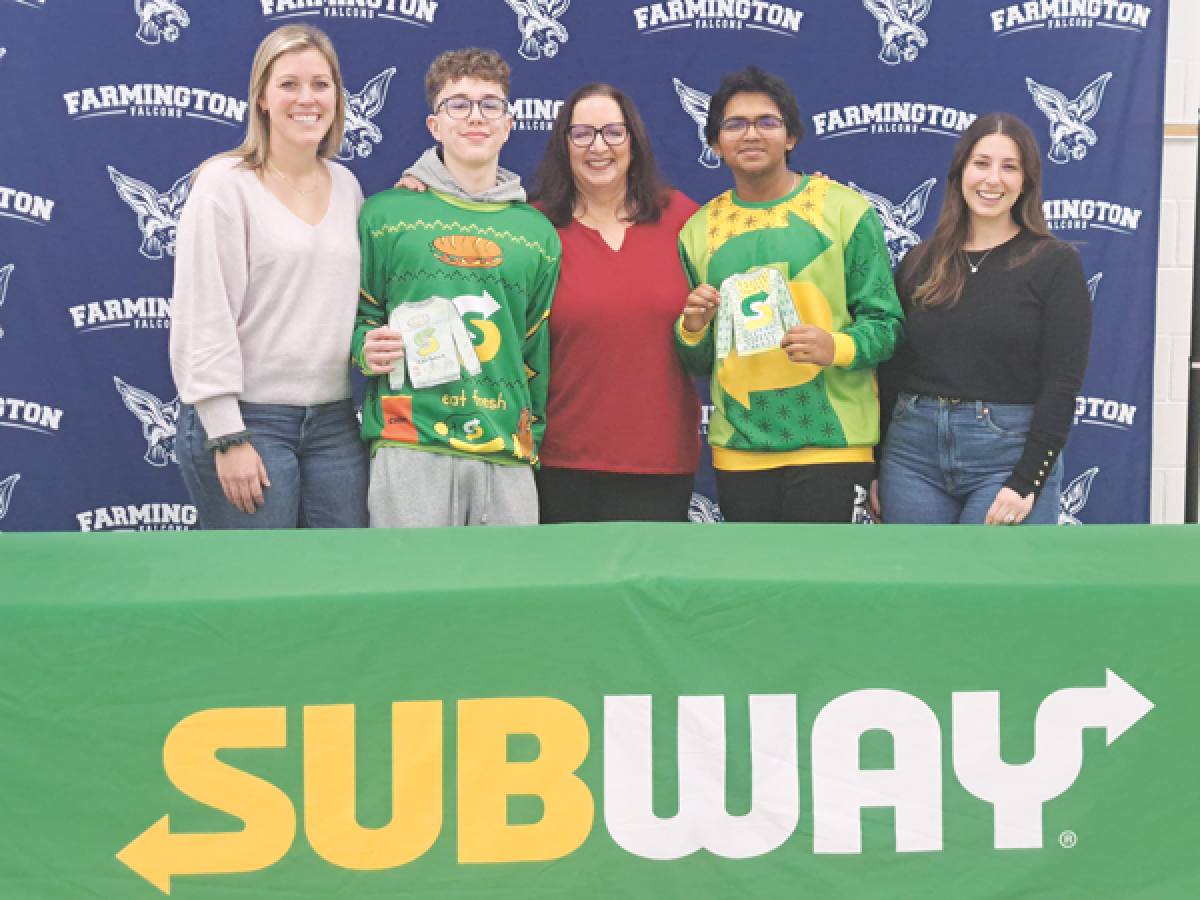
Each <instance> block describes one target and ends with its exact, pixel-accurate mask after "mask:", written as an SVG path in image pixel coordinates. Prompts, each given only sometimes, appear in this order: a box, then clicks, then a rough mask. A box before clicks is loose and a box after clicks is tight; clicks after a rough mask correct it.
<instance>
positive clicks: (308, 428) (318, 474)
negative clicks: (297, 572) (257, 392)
mask: <svg viewBox="0 0 1200 900" xmlns="http://www.w3.org/2000/svg"><path fill="white" fill-rule="evenodd" d="M239 406H240V407H241V410H242V419H243V421H245V423H246V427H247V428H249V429H250V430H251V431H253V432H254V437H253V438H252V439H251V440H250V444H251V445H252V446H253V447H254V449H255V450H256V451H258V455H259V456H260V457H261V458H262V461H263V465H264V466H265V467H266V469H267V477H268V478H269V479H270V481H271V486H270V487H267V488H263V497H264V500H265V502H264V503H263V505H262V506H260V507H259V508H258V511H257V512H255V513H254V514H253V515H248V514H247V513H244V512H242V511H241V510H240V509H238V508H237V507H236V506H234V505H233V504H232V503H230V502H229V500H228V499H226V497H225V492H224V491H223V490H222V489H221V482H220V480H219V479H218V478H217V466H216V463H215V462H214V460H213V452H212V451H211V450H205V449H204V442H205V441H206V440H207V439H208V436H207V435H206V434H205V432H204V426H203V425H202V424H201V423H200V417H199V416H198V415H196V410H195V408H194V407H192V406H190V405H186V404H185V405H184V406H183V408H182V409H181V410H180V412H179V426H178V437H177V440H176V454H177V456H178V458H179V468H180V469H181V470H182V472H183V481H184V483H185V484H186V485H187V489H188V494H190V495H191V498H192V503H194V504H195V506H196V512H197V516H198V519H199V525H200V527H201V528H209V529H224V528H297V527H300V528H366V527H367V448H366V445H365V444H363V442H362V440H361V439H360V438H359V435H358V419H357V418H356V417H355V415H354V403H353V401H351V400H338V401H336V402H334V403H323V404H321V405H319V406H281V405H275V404H271V403H239Z"/></svg>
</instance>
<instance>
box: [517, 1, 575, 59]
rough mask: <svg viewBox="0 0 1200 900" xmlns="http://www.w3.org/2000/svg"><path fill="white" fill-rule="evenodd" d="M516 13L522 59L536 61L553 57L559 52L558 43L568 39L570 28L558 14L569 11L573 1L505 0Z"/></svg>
mask: <svg viewBox="0 0 1200 900" xmlns="http://www.w3.org/2000/svg"><path fill="white" fill-rule="evenodd" d="M505 2H506V3H507V4H508V5H509V6H511V7H512V10H513V12H515V13H516V14H517V30H518V31H520V32H521V49H520V50H518V51H517V52H518V53H520V54H521V58H522V59H527V60H529V61H530V62H536V61H537V60H539V59H541V58H542V55H543V54H544V55H545V56H546V58H547V59H550V58H552V57H554V56H556V55H557V54H558V45H559V44H565V43H566V42H567V29H565V28H564V27H563V25H562V23H561V22H559V21H558V17H559V16H561V15H562V14H563V13H565V12H566V11H567V7H568V6H570V5H571V0H505Z"/></svg>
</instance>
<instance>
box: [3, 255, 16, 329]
mask: <svg viewBox="0 0 1200 900" xmlns="http://www.w3.org/2000/svg"><path fill="white" fill-rule="evenodd" d="M15 268H16V264H15V263H9V264H8V265H7V266H5V267H4V268H2V269H0V306H3V305H4V298H5V297H6V296H8V280H9V279H10V278H12V273H13V269H15ZM2 337H4V329H3V328H0V338H2Z"/></svg>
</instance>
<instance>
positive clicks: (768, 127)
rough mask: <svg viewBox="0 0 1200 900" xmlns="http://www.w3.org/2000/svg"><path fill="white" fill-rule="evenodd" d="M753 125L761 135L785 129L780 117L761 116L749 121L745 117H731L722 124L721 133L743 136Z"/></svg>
mask: <svg viewBox="0 0 1200 900" xmlns="http://www.w3.org/2000/svg"><path fill="white" fill-rule="evenodd" d="M751 125H753V126H754V127H755V129H757V131H758V133H759V134H762V133H763V132H767V133H770V132H772V131H778V130H779V129H780V128H782V127H783V119H782V118H780V117H779V116H759V117H758V118H757V119H747V118H745V117H743V116H730V117H729V118H728V119H726V120H725V121H724V122H722V123H721V131H722V133H724V134H742V133H743V132H745V131H746V129H747V128H749V127H750V126H751Z"/></svg>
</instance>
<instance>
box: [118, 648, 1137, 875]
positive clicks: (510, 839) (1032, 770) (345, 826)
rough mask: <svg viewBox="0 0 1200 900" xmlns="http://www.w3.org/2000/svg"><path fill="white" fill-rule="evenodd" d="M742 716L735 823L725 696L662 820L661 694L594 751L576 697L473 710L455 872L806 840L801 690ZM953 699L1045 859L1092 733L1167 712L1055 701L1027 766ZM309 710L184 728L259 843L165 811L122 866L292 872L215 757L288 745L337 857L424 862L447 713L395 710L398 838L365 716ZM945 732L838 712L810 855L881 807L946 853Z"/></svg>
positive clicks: (357, 863) (203, 795) (314, 829)
mask: <svg viewBox="0 0 1200 900" xmlns="http://www.w3.org/2000/svg"><path fill="white" fill-rule="evenodd" d="M731 699H732V698H731ZM736 702H739V703H740V702H742V700H741V699H740V698H738V700H737V701H736ZM745 702H747V703H748V706H749V721H750V734H749V744H750V766H751V781H752V789H751V793H752V797H753V800H752V804H751V809H750V811H749V812H748V813H747V814H745V815H740V816H732V815H730V814H729V813H728V812H727V811H726V794H727V791H726V771H725V770H726V756H727V750H728V747H727V738H726V726H725V707H726V698H725V697H724V696H696V697H687V696H684V697H679V698H678V704H679V712H678V732H677V749H678V783H677V786H676V787H677V796H678V812H677V813H676V814H675V815H673V816H670V817H665V818H664V817H660V816H658V815H657V814H656V813H655V811H654V805H655V804H654V795H655V788H654V782H655V771H654V769H655V766H654V756H655V754H654V747H653V738H652V734H653V719H654V710H653V706H652V700H651V697H650V696H642V695H620V696H605V697H604V704H603V709H604V714H603V723H602V724H601V727H600V729H599V730H600V731H601V732H602V737H601V738H599V739H597V740H595V741H593V737H592V732H593V730H594V726H590V725H589V723H588V721H587V720H586V719H585V718H584V716H583V714H582V713H580V711H579V710H578V709H577V708H575V707H574V706H572V705H571V704H569V703H567V702H565V701H563V700H560V699H555V698H550V697H511V698H491V699H461V700H459V701H458V702H457V708H456V721H457V731H456V734H455V736H454V740H455V742H456V748H455V749H456V753H457V766H456V769H457V779H458V784H457V792H456V793H457V798H458V815H457V831H458V862H459V863H460V864H495V863H512V862H522V861H548V860H555V859H561V858H563V857H566V856H568V855H570V854H571V853H573V852H574V851H576V850H577V849H579V847H580V846H581V845H582V844H583V842H584V840H585V839H586V838H587V837H588V835H589V834H590V833H591V831H592V828H593V823H594V818H595V815H596V806H597V805H598V804H599V805H601V806H602V812H603V817H604V822H605V827H606V829H607V831H608V833H609V836H610V837H611V838H612V840H613V841H614V842H615V843H616V844H617V845H618V846H620V847H621V848H622V849H624V850H625V851H627V852H628V853H630V854H633V855H634V856H638V857H642V858H644V859H650V860H677V859H681V858H683V857H686V856H689V855H691V854H693V853H695V852H697V851H699V850H707V851H708V852H709V853H712V854H714V855H716V856H721V857H725V858H727V859H749V858H752V857H758V856H762V855H765V854H768V853H771V852H772V851H774V850H776V849H778V848H779V847H780V846H782V845H783V844H784V843H785V842H786V841H787V840H789V839H790V838H791V837H792V836H793V833H794V832H795V830H796V827H797V825H798V823H799V820H800V793H801V792H800V773H801V769H800V765H799V743H798V740H799V737H798V734H799V729H798V726H799V722H798V717H797V704H796V695H795V694H762V695H750V696H749V697H748V698H746V701H745ZM951 703H952V707H951V708H952V723H951V726H950V730H951V735H950V737H951V739H950V747H951V751H952V759H951V761H950V762H951V765H952V768H953V771H954V773H955V776H956V778H957V780H958V782H959V783H960V784H961V785H962V787H963V788H965V789H966V790H967V792H969V793H970V794H972V795H973V796H974V797H976V798H978V799H979V800H982V801H984V802H986V803H988V804H990V805H991V806H992V819H993V831H992V833H993V839H992V844H993V846H994V847H995V848H996V849H1037V848H1040V847H1042V846H1043V842H1044V841H1043V833H1042V807H1043V804H1045V803H1046V802H1047V801H1048V800H1051V799H1053V798H1054V797H1057V796H1059V795H1061V794H1063V793H1064V792H1065V791H1067V790H1068V789H1069V788H1070V787H1071V786H1072V785H1073V784H1074V783H1075V780H1076V778H1077V777H1078V776H1079V773H1080V771H1081V770H1082V767H1083V732H1084V730H1085V729H1088V728H1103V729H1105V731H1106V738H1107V743H1108V744H1112V742H1113V741H1115V740H1116V739H1117V738H1118V737H1120V736H1121V735H1122V734H1123V733H1124V732H1126V731H1127V730H1129V729H1130V728H1131V727H1132V726H1133V725H1135V724H1136V723H1137V722H1138V721H1139V720H1140V719H1141V718H1142V717H1143V716H1145V715H1146V714H1147V713H1148V712H1149V711H1150V710H1151V709H1153V708H1154V704H1153V703H1152V702H1150V701H1149V700H1147V699H1146V698H1145V697H1143V696H1142V695H1141V694H1140V693H1139V692H1138V691H1137V690H1135V689H1134V688H1133V687H1131V686H1130V685H1129V684H1128V683H1126V682H1125V681H1124V680H1123V679H1121V678H1120V677H1119V676H1118V675H1116V673H1114V672H1112V671H1111V670H1108V671H1107V672H1106V677H1105V684H1104V686H1103V687H1071V688H1065V689H1062V690H1058V691H1055V692H1053V693H1052V694H1050V695H1049V696H1048V697H1046V698H1045V699H1044V700H1043V701H1042V703H1041V705H1040V706H1039V708H1038V711H1037V714H1036V717H1035V721H1034V723H1033V727H1034V730H1035V733H1036V741H1035V751H1034V754H1033V758H1032V759H1031V760H1030V761H1029V762H1027V763H1025V764H1022V765H1011V764H1009V763H1006V762H1004V761H1003V759H1002V758H1001V754H1000V735H1001V721H1000V694H999V692H998V691H963V692H953V694H952V697H951ZM293 714H294V713H293ZM300 715H301V717H302V720H303V739H302V742H301V743H302V746H301V747H295V746H294V745H293V746H292V747H291V748H288V717H289V711H288V710H287V709H286V708H284V707H251V708H231V709H209V710H204V711H200V712H197V713H194V714H192V715H189V716H187V717H186V718H184V719H183V720H182V721H180V722H179V723H178V724H177V725H175V726H174V728H172V730H171V732H170V733H169V734H168V735H167V737H166V741H165V743H164V745H163V764H164V768H165V770H166V774H167V777H168V779H169V780H170V781H171V782H172V784H173V785H174V786H175V787H176V788H177V789H178V790H180V791H181V792H182V793H184V794H185V795H187V796H189V797H191V798H192V799H195V800H198V801H200V802H202V803H205V804H206V805H208V806H211V807H213V808H215V809H218V810H221V811H223V812H226V813H229V814H230V815H233V816H235V817H237V818H239V819H241V820H243V821H244V822H245V828H244V830H241V831H231V832H226V833H216V834H193V833H181V832H177V831H172V830H171V823H170V817H169V816H164V817H163V818H161V819H160V820H159V821H158V822H157V823H155V824H154V825H153V826H151V827H150V828H149V829H147V830H146V831H145V832H143V833H142V834H141V835H139V836H138V837H136V838H135V839H134V840H133V841H132V842H131V843H129V844H128V845H127V846H125V847H124V849H122V850H121V851H120V852H119V853H118V854H117V858H118V859H120V860H121V861H122V862H123V863H125V865H127V866H129V868H131V869H133V870H134V871H135V872H137V873H138V874H139V875H141V876H142V877H144V878H146V879H147V880H148V881H150V882H151V883H153V884H155V885H156V886H157V887H159V888H160V889H161V890H163V891H164V892H166V893H169V892H170V889H171V878H172V877H173V876H180V875H198V874H221V873H224V874H232V873H236V872H251V871H257V870H260V869H265V868H267V867H269V866H272V865H274V864H276V863H278V862H279V861H280V860H281V859H283V857H284V856H285V854H287V852H288V850H289V849H290V848H291V846H292V844H293V842H294V841H295V837H296V827H297V819H298V815H297V813H298V810H297V808H296V806H295V805H294V804H293V800H292V798H291V797H289V796H288V795H287V794H285V793H284V792H283V791H282V790H280V789H279V788H278V787H276V786H275V785H273V784H270V783H269V782H267V781H265V780H262V779H260V778H258V777H255V776H253V775H250V774H248V773H246V772H244V771H241V770H239V769H236V768H233V767H231V766H229V765H227V764H226V763H224V762H222V761H220V760H218V758H217V754H218V752H220V751H222V750H227V749H235V748H239V749H247V748H261V749H275V750H283V749H290V752H294V753H297V754H299V755H300V756H302V760H303V762H302V765H303V771H304V792H303V808H302V812H303V818H304V823H305V832H306V836H307V838H308V842H309V843H310V845H311V846H312V849H313V850H314V851H315V852H316V854H317V855H318V856H319V857H321V858H322V859H324V860H326V861H327V862H329V863H331V864H333V865H335V866H339V867H342V868H346V869H357V870H381V869H391V868H396V867H398V866H402V865H405V864H406V863H409V862H412V861H413V860H415V859H417V858H419V857H421V856H422V855H424V853H425V852H426V851H428V850H429V849H430V848H431V847H432V846H433V844H434V842H435V841H436V840H437V839H438V836H439V834H440V833H441V830H442V825H443V818H444V810H443V782H444V777H445V773H444V771H443V765H442V761H443V752H444V748H443V735H444V733H445V725H444V719H445V711H444V709H443V703H442V701H439V700H432V701H429V700H427V701H419V702H397V703H394V704H393V705H392V722H391V725H392V729H391V733H392V785H391V792H392V809H393V813H392V819H391V821H390V822H389V823H388V824H387V825H386V826H384V827H382V828H363V827H362V826H360V825H359V824H358V821H357V818H356V802H357V801H356V791H357V785H356V777H355V758H356V752H357V751H356V746H355V743H356V742H355V717H356V710H355V707H354V706H353V705H349V704H339V705H320V706H305V707H304V708H303V711H302V712H301V713H300ZM942 728H943V726H942V723H941V722H940V721H939V720H938V718H937V715H936V714H935V713H934V712H933V710H932V709H931V708H930V707H929V706H928V705H927V704H926V703H925V702H924V701H923V700H921V699H920V698H918V697H916V696H914V695H912V694H909V693H905V692H902V691H896V690H887V689H867V690H856V691H852V692H850V693H848V694H843V695H842V696H839V697H836V698H834V699H833V700H832V701H830V702H829V703H828V704H826V705H825V706H824V707H823V708H822V709H821V710H820V712H818V713H817V715H816V717H815V719H814V720H813V722H812V726H811V735H810V741H811V773H812V802H813V809H812V819H813V844H812V850H813V852H815V853H819V854H856V853H862V852H863V847H862V826H861V818H860V814H861V812H862V810H863V808H864V807H890V808H892V809H894V810H895V834H896V850H897V852H901V853H909V852H936V851H940V850H942V849H943V846H944V842H943V782H944V770H945V768H946V766H945V763H944V761H943V758H942V747H943V734H942ZM869 731H885V732H887V733H888V734H890V736H891V739H892V742H893V746H894V754H893V764H892V766H890V767H888V768H870V767H865V766H863V765H862V762H861V756H860V740H861V738H862V736H863V735H864V734H866V733H867V732H869ZM510 735H527V736H528V735H532V736H534V737H535V738H536V739H537V744H538V748H539V749H538V753H537V756H536V758H534V759H533V760H531V761H527V762H513V761H510V759H509V755H508V740H509V736H510ZM593 743H598V744H599V745H600V747H601V750H602V754H603V771H604V779H603V784H604V788H603V793H602V795H601V796H600V797H599V798H597V796H596V794H595V793H594V792H593V791H594V788H593V787H592V786H589V785H588V784H586V783H585V782H584V781H583V779H581V778H580V777H579V775H578V774H577V770H578V769H579V767H580V766H581V765H582V764H583V762H584V760H585V759H586V758H587V756H588V753H589V749H590V747H591V745H592V744H593ZM517 795H524V796H535V797H537V798H540V800H541V803H542V810H543V812H542V815H541V818H540V820H539V821H537V822H536V823H533V824H510V823H509V821H508V818H507V815H508V814H507V804H508V798H509V797H512V796H517Z"/></svg>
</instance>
